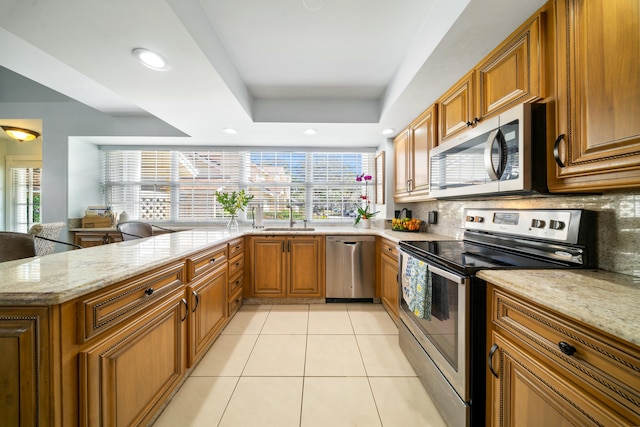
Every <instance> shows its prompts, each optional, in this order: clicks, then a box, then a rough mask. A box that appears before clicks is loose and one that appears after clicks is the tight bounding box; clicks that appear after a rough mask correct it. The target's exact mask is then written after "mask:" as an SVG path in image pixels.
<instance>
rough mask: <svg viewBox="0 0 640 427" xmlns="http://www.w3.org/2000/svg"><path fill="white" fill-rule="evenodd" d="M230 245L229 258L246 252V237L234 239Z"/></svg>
mask: <svg viewBox="0 0 640 427" xmlns="http://www.w3.org/2000/svg"><path fill="white" fill-rule="evenodd" d="M228 245H229V258H233V257H234V256H236V255H238V254H241V253H243V252H244V239H236V240H232V241H230V242H229V243H228Z"/></svg>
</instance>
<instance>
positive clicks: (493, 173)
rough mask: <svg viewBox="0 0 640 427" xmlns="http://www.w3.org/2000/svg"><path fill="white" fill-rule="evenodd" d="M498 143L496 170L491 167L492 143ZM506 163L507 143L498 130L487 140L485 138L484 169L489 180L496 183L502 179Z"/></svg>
mask: <svg viewBox="0 0 640 427" xmlns="http://www.w3.org/2000/svg"><path fill="white" fill-rule="evenodd" d="M495 142H497V143H498V148H499V157H500V158H499V160H498V168H497V169H496V168H495V167H494V165H493V156H492V153H493V145H494V143H495ZM506 163H507V142H506V141H505V140H504V135H503V134H502V131H501V130H500V129H495V130H493V131H492V132H491V133H490V134H489V138H487V142H486V143H485V146H484V167H485V169H486V171H487V174H488V175H489V178H491V181H497V180H499V179H500V177H502V174H503V173H504V169H505V166H506Z"/></svg>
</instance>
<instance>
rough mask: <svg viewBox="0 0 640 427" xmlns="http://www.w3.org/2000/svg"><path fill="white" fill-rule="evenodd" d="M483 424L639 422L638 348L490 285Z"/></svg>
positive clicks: (601, 423) (636, 423)
mask: <svg viewBox="0 0 640 427" xmlns="http://www.w3.org/2000/svg"><path fill="white" fill-rule="evenodd" d="M488 290H489V295H490V296H491V297H490V298H488V301H489V304H490V310H489V311H488V312H489V313H491V319H490V322H489V331H490V333H489V334H488V343H487V351H488V354H489V359H488V361H489V363H488V369H487V425H490V426H505V427H507V426H524V427H526V426H532V427H533V426H632V425H640V376H639V375H638V372H639V370H640V350H639V349H638V348H637V347H636V346H633V345H631V344H630V343H627V342H623V341H620V340H617V339H613V338H611V337H610V336H608V335H604V334H602V333H600V332H599V331H597V330H595V329H592V328H590V327H587V326H586V325H582V324H578V323H577V322H576V321H573V320H571V319H568V318H565V317H563V316H561V315H559V314H556V313H550V312H549V311H548V310H546V309H544V308H543V307H540V306H537V305H536V304H533V303H531V302H529V301H527V300H525V299H521V298H519V297H516V296H514V295H511V294H509V293H507V292H503V291H502V290H499V289H496V288H494V287H492V286H491V285H490V286H489V287H488Z"/></svg>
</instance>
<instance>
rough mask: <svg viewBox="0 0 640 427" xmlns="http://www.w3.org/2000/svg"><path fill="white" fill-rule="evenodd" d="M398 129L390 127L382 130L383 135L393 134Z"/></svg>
mask: <svg viewBox="0 0 640 427" xmlns="http://www.w3.org/2000/svg"><path fill="white" fill-rule="evenodd" d="M395 131H396V130H395V129H394V128H389V129H385V130H383V131H382V134H383V135H391V134H392V133H394V132H395Z"/></svg>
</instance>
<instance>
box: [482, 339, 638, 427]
mask: <svg viewBox="0 0 640 427" xmlns="http://www.w3.org/2000/svg"><path fill="white" fill-rule="evenodd" d="M493 342H494V343H495V344H496V345H497V348H498V351H496V352H495V353H494V355H493V358H492V359H490V362H489V363H490V365H491V366H492V368H493V370H494V371H495V372H496V373H497V375H498V377H497V378H496V376H494V375H492V374H488V377H487V378H489V381H490V382H491V384H490V390H491V391H490V394H489V395H488V402H489V405H491V411H490V416H491V420H490V425H492V426H495V427H498V426H500V427H502V426H504V427H507V426H522V427H527V426H531V427H537V426H559V427H562V426H567V427H569V426H577V425H579V426H626V425H631V424H630V423H629V420H625V419H622V418H621V417H620V415H619V414H617V413H616V412H615V411H613V410H611V409H610V408H608V407H607V406H605V405H603V404H602V403H601V402H600V401H598V400H596V399H595V398H594V397H593V396H592V395H591V394H589V393H587V392H585V391H584V389H583V388H582V387H580V386H579V385H577V384H574V383H572V382H571V381H570V380H568V379H566V378H564V377H563V376H562V375H559V374H558V372H556V371H554V370H552V369H550V368H549V367H548V366H546V365H545V364H544V363H542V362H541V361H540V360H538V359H537V358H536V357H534V356H532V355H531V354H529V353H528V352H527V351H525V350H523V349H522V348H521V347H519V346H518V345H516V344H514V343H512V342H511V341H509V340H508V339H506V338H505V337H503V336H501V335H500V334H497V333H494V334H493Z"/></svg>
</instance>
